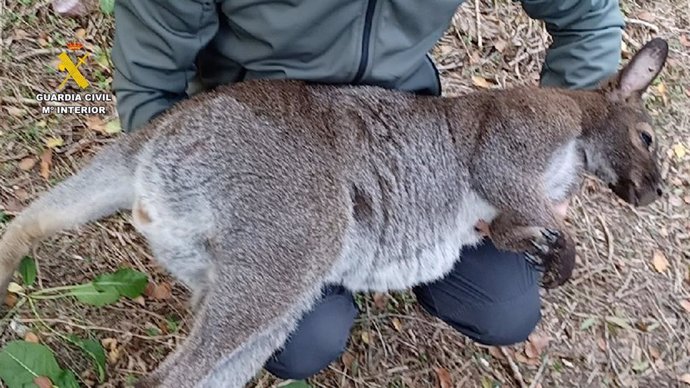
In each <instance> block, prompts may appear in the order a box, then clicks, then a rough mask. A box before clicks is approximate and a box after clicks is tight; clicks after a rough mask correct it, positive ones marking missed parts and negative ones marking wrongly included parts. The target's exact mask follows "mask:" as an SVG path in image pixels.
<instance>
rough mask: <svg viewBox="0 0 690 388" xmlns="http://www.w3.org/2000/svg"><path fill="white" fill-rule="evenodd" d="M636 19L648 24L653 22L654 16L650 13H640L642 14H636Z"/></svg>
mask: <svg viewBox="0 0 690 388" xmlns="http://www.w3.org/2000/svg"><path fill="white" fill-rule="evenodd" d="M637 18H638V19H640V20H642V21H645V22H649V23H652V22H654V19H655V17H654V14H653V13H651V12H647V11H642V12H640V13H638V14H637Z"/></svg>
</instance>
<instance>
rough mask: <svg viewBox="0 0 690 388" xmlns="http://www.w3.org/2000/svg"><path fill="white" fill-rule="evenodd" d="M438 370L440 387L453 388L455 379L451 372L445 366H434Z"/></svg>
mask: <svg viewBox="0 0 690 388" xmlns="http://www.w3.org/2000/svg"><path fill="white" fill-rule="evenodd" d="M434 371H435V372H436V377H437V378H438V387H440V388H451V387H452V386H453V380H452V379H451V378H450V373H448V370H446V369H445V368H434Z"/></svg>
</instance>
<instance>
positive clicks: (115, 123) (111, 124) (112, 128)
mask: <svg viewBox="0 0 690 388" xmlns="http://www.w3.org/2000/svg"><path fill="white" fill-rule="evenodd" d="M120 131H122V126H121V125H120V120H119V119H114V120H111V121H108V123H106V124H105V132H106V133H108V134H111V135H112V134H115V133H119V132H120Z"/></svg>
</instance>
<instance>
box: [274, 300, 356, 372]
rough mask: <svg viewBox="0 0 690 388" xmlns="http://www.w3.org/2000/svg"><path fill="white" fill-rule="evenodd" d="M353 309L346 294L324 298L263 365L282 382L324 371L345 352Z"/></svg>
mask: <svg viewBox="0 0 690 388" xmlns="http://www.w3.org/2000/svg"><path fill="white" fill-rule="evenodd" d="M356 314H357V309H356V308H355V306H354V303H353V300H352V296H351V295H350V294H349V293H347V292H338V293H336V294H331V295H327V296H326V297H325V298H324V299H323V300H321V301H320V302H319V303H318V304H317V305H316V306H315V307H314V309H312V311H311V312H309V313H308V314H307V315H305V317H304V318H302V320H301V321H300V324H299V326H298V328H297V330H296V331H295V332H294V333H293V334H292V335H291V336H290V338H288V340H287V341H286V343H285V346H284V347H283V348H282V349H281V350H280V351H279V352H277V353H276V354H275V355H274V356H273V357H272V358H271V359H270V360H269V361H268V362H267V363H266V365H265V367H266V369H267V370H268V371H269V372H271V373H272V374H273V375H275V376H277V377H279V378H282V379H294V380H299V379H305V378H308V377H310V376H313V375H315V374H317V373H318V372H320V371H321V370H323V369H325V368H326V367H327V366H328V365H329V364H330V363H331V362H333V361H335V360H336V359H337V358H338V357H340V355H341V354H342V353H343V351H344V350H345V347H346V346H347V340H348V338H349V336H350V329H351V328H352V325H353V324H354V318H355V316H356Z"/></svg>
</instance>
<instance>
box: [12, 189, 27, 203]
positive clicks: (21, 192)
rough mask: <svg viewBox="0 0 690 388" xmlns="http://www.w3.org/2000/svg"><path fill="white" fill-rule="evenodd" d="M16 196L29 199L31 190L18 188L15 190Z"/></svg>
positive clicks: (23, 199) (19, 198)
mask: <svg viewBox="0 0 690 388" xmlns="http://www.w3.org/2000/svg"><path fill="white" fill-rule="evenodd" d="M14 196H15V197H17V199H18V200H20V201H22V202H24V201H26V200H27V199H29V192H28V191H26V190H24V189H17V190H15V191H14Z"/></svg>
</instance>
